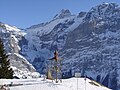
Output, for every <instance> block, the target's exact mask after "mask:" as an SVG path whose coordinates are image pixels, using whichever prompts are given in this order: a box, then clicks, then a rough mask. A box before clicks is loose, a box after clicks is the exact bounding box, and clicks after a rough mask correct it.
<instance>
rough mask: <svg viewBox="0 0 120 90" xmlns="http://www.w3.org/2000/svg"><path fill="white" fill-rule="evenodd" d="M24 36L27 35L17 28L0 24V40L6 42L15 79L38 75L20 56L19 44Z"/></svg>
mask: <svg viewBox="0 0 120 90" xmlns="http://www.w3.org/2000/svg"><path fill="white" fill-rule="evenodd" d="M24 35H25V33H24V32H22V31H21V30H20V29H18V28H17V27H13V26H10V25H7V24H4V23H0V38H1V39H2V41H3V42H4V46H5V50H6V53H7V54H8V56H9V59H10V65H11V68H13V70H14V77H18V78H32V77H35V75H38V74H37V72H36V70H35V68H34V67H33V66H32V64H30V63H29V62H28V61H27V60H26V59H25V58H24V57H23V56H22V55H20V54H19V52H20V49H21V48H20V46H19V42H20V40H22V38H23V37H24ZM33 74H35V75H33Z"/></svg>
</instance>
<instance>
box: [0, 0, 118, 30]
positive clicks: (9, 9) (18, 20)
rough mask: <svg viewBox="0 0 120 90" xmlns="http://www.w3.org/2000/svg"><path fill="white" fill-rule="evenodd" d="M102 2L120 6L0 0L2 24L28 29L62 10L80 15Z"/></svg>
mask: <svg viewBox="0 0 120 90" xmlns="http://www.w3.org/2000/svg"><path fill="white" fill-rule="evenodd" d="M102 2H108V3H110V2H115V3H117V4H118V5H120V0H0V22H4V23H7V24H10V25H14V26H17V27H19V28H27V27H30V26H31V25H35V24H39V23H42V22H46V21H50V20H51V19H52V18H53V17H54V16H55V15H56V14H57V13H58V12H59V11H60V10H61V9H69V10H70V11H71V13H72V14H78V13H79V12H80V11H88V10H89V9H90V8H91V7H93V6H96V5H98V4H101V3H102Z"/></svg>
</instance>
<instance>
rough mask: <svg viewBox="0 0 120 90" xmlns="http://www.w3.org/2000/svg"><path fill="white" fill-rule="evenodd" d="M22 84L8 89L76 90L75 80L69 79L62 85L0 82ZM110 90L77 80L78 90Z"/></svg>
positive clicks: (36, 80) (46, 82) (87, 80)
mask: <svg viewBox="0 0 120 90" xmlns="http://www.w3.org/2000/svg"><path fill="white" fill-rule="evenodd" d="M11 82H13V84H23V85H21V86H13V87H10V90H77V79H76V78H70V79H64V80H63V82H62V83H57V84H56V83H54V82H53V83H52V81H50V80H46V81H43V78H40V79H27V80H24V79H23V80H22V79H21V80H0V84H1V85H3V84H10V83H11ZM85 87H86V90H110V89H108V88H106V87H104V86H101V85H100V84H98V83H96V82H94V81H91V80H89V79H86V83H85V80H84V78H79V79H78V90H85Z"/></svg>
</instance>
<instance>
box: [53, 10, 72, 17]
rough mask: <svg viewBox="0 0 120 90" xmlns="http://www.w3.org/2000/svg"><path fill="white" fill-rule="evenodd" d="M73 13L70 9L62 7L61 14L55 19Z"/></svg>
mask: <svg viewBox="0 0 120 90" xmlns="http://www.w3.org/2000/svg"><path fill="white" fill-rule="evenodd" d="M70 15H71V12H70V11H69V10H68V9H62V10H61V11H60V12H59V14H56V15H55V17H54V18H55V19H56V18H64V17H68V16H70Z"/></svg>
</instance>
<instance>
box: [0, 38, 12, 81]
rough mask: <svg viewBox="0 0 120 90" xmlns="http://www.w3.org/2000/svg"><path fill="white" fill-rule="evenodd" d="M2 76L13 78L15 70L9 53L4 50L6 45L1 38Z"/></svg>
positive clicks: (0, 61)
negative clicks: (12, 67)
mask: <svg viewBox="0 0 120 90" xmlns="http://www.w3.org/2000/svg"><path fill="white" fill-rule="evenodd" d="M0 78H6V79H12V78H13V70H12V69H11V68H10V61H9V59H8V55H6V53H5V50H4V45H3V42H2V40H1V39H0Z"/></svg>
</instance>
